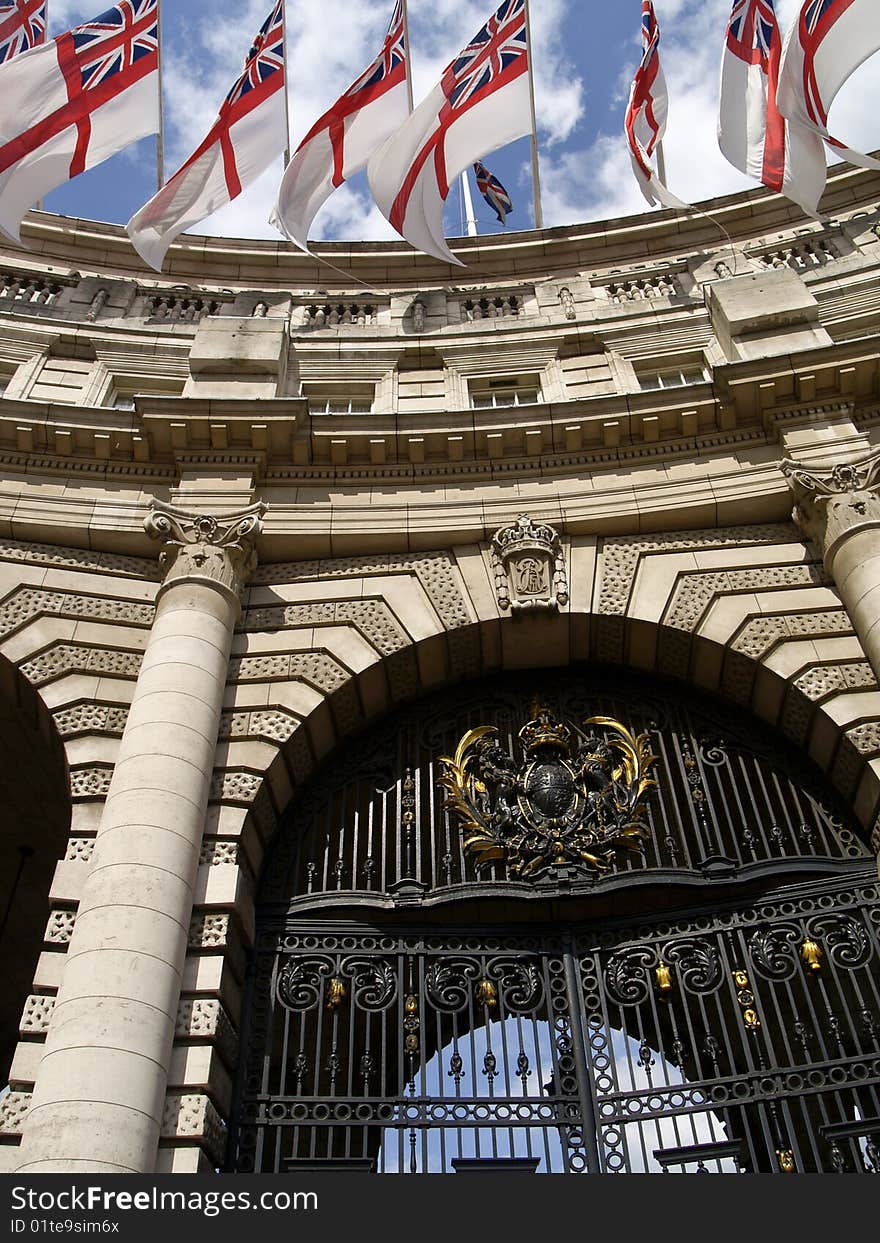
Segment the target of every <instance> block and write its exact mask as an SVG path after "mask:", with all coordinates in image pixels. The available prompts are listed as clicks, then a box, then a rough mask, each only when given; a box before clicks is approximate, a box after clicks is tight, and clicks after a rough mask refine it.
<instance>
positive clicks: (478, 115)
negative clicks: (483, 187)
mask: <svg viewBox="0 0 880 1243" xmlns="http://www.w3.org/2000/svg"><path fill="white" fill-rule="evenodd" d="M526 16H527V15H526V7H525V0H505V2H504V3H503V4H502V5H501V7H500V8H499V9H498V11H497V12H496V13H495V14H494V16H492V17H490V18H489V21H488V22H487V23H486V25H485V26H484V27H483V28H482V30H480V31H478V32H477V34H476V35H475V36H474V39H473V41H472V42H471V43H469V44H468V46H467V47H466V48H465V49H464V50H463V51H462V52H461V53H460V54H459V55H458V56H457V57H456V59H455V60H454V61H452V62H451V63H450V64H449V65H447V67H446V69H445V71H444V73H443V77H442V78H441V79H440V81H439V82H438V84H437V85H436V86H435V87H434V89H433V91H431V93H430V95H428V97H427V98H426V99H425V100H423V101H422V103H421V104H419V106H418V108H416V110H415V112H414V113H413V114H412V116H410V117H409V119H408V120H407V121H405V122H404V124H403V125H402V126H401V127H400V129H399V130H397V132H396V133H394V134H393V135H392V136H391V137H390V138H389V139H388V141H387V142H386V143H385V145H384V146H383V147H381V148H380V150H379V151H377V152H376V154H375V155H374V156H373V158H372V159H371V160H370V162H369V164H368V165H367V179H368V181H369V183H370V189H371V191H372V193H373V197H374V198H375V200H376V202H377V204H378V205H379V209H380V210H381V212H382V213H383V215H384V216H385V217H386V218H387V219H388V220H390V221H391V223H392V225H393V226H394V228H395V229H396V230H397V232H398V233H399V234H400V235H401V237H404V238H406V240H407V241H408V242H409V243H410V244H411V245H413V246H415V248H416V249H417V250H421V251H423V252H424V253H425V254H426V255H433V256H434V257H435V258H436V259H440V260H441V261H442V262H444V263H454V264H457V265H458V266H459V267H463V266H464V265H463V264H462V263H461V262H460V260H458V259H456V258H455V256H454V255H453V254H452V252H451V251H450V249H449V247H448V246H447V245H446V241H445V239H444V236H443V204H444V203H445V201H446V198H447V196H448V194H449V187H450V186H451V185H452V184H454V182H455V179H456V177H458V176H459V174H460V173H462V172H463V171H464V169H466V168H467V167H468V165H470V164H474V163H475V162H476V161H477V160H480V159H482V158H483V156H485V155H488V154H489V153H490V152H492V151H495V150H497V149H498V147H503V146H504V145H505V144H506V143H509V142H513V140H514V139H515V138H522V137H524V136H525V135H526V134H530V133H531V132H532V108H531V95H530V82H529V55H528V34H527V27H526Z"/></svg>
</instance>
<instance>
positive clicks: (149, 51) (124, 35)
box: [70, 0, 159, 91]
mask: <svg viewBox="0 0 880 1243" xmlns="http://www.w3.org/2000/svg"><path fill="white" fill-rule="evenodd" d="M70 33H71V37H72V39H73V47H74V50H75V53H76V60H77V63H78V66H79V71H80V74H81V77H82V89H83V90H84V91H91V90H94V89H95V88H96V87H98V86H100V85H101V83H102V82H106V81H107V79H108V78H112V77H113V76H114V75H115V74H117V73H123V72H124V71H125V70H126V69H133V68H134V67H135V66H136V65H137V63H138V61H141V60H143V59H144V58H145V57H150V58H151V59H152V60H156V58H157V57H158V55H159V6H158V0H120V2H119V4H117V6H116V8H114V9H108V10H107V12H106V13H102V14H101V15H100V17H96V18H95V20H94V21H91V22H85V23H84V24H83V25H82V26H77V28H76V29H75V30H72V31H71V32H70Z"/></svg>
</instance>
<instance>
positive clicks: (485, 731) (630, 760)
mask: <svg viewBox="0 0 880 1243" xmlns="http://www.w3.org/2000/svg"><path fill="white" fill-rule="evenodd" d="M596 730H602V731H603V736H602V735H600V734H598V733H596V732H595V731H596ZM519 743H520V746H521V750H522V759H521V762H520V763H519V764H517V763H516V762H515V761H514V760H513V759H512V758H511V756H510V755H509V754H508V752H507V751H506V750H505V748H504V747H503V746H502V744H501V740H500V737H499V733H498V730H497V729H496V728H495V727H493V726H491V725H487V726H480V727H478V728H477V729H472V730H469V731H468V733H466V734H465V735H464V737H463V738H462V739H461V741H460V742H459V744H458V747H457V748H456V752H455V756H454V758H443V759H441V760H440V765H441V768H442V770H443V771H442V776H441V777H440V781H439V784H440V786H441V788H442V789H443V790H444V791H445V794H446V799H445V803H444V806H445V807H446V808H447V809H448V810H449V811H450V812H451V813H452V815H453V816H454V817H455V818H456V820H457V821H458V822H459V824H460V826H461V830H462V833H463V835H464V846H465V850H466V851H467V853H468V854H470V855H472V856H473V858H474V859H475V860H476V866H477V869H478V870H480V869H483V868H485V867H487V866H489V865H490V864H493V863H496V862H503V863H505V865H506V867H507V871H508V873H509V874H510V875H511V876H512V877H514V878H517V879H519V878H522V879H529V878H531V877H535V878H539V877H542V876H544V875H545V874H547V873H548V872H551V871H552V870H553V869H558V868H565V869H569V870H571V869H573V870H576V871H580V872H584V871H587V872H604V871H607V870H608V868H609V867H610V864H611V861H612V859H613V857H614V853H615V850H617V849H620V848H624V849H629V850H635V851H640V850H641V844H642V839H643V838H644V837H646V836H647V833H648V828H647V824H646V821H645V796H646V794H647V792H648V790H649V789H650V788H651V787H652V786H654V785H656V781H655V780H654V779H653V778H652V777H651V776H650V772H651V768H652V767H653V766H654V765H655V764H656V762H657V757H656V756H655V755H652V754H651V750H650V747H649V745H648V736H647V734H640V735H638V736H637V737H636V736H634V735H633V734H632V733H630V731H629V730H628V729H627V728H626V727H625V726H624V725H621V724H620V723H619V722H617V721H613V720H611V719H610V718H608V717H589V718H588V719H586V720H585V721H584V723H583V729H582V730H578V729H576V728H575V727H573V726H572V725H571V724H569V723H568V722H566V721H564V720H560V719H559V718H558V717H557V716H556V713H555V712H554V711H553V709H552V708H550V707H548V706H546V705H542V704H539V703H536V704H535V705H534V706H533V708H532V719H531V720H530V721H528V722H527V723H526V724H525V725H524V726H523V727H522V729H521V730H520V731H519Z"/></svg>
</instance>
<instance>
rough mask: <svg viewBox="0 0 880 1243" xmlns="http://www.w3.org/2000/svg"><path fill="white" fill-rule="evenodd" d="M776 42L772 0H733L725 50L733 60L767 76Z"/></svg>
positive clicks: (777, 34)
mask: <svg viewBox="0 0 880 1243" xmlns="http://www.w3.org/2000/svg"><path fill="white" fill-rule="evenodd" d="M778 38H779V26H778V24H777V21H776V12H775V10H774V8H773V0H734V4H733V12H732V13H731V15H730V23H729V25H728V27H727V46H728V47H729V48H730V50H731V52H733V54H734V56H738V57H739V59H740V60H743V61H745V63H746V64H747V65H760V66H761V68H762V69H763V70H764V72H765V73H768V72H769V70H770V63H771V58H772V57H773V55H774V52H775V51H776V50H777V42H778Z"/></svg>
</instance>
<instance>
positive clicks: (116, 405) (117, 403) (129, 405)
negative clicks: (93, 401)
mask: <svg viewBox="0 0 880 1243" xmlns="http://www.w3.org/2000/svg"><path fill="white" fill-rule="evenodd" d="M110 404H111V406H112V407H113V409H114V410H134V394H133V393H113V394H111V400H110Z"/></svg>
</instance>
